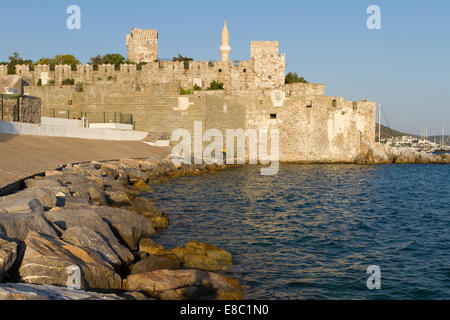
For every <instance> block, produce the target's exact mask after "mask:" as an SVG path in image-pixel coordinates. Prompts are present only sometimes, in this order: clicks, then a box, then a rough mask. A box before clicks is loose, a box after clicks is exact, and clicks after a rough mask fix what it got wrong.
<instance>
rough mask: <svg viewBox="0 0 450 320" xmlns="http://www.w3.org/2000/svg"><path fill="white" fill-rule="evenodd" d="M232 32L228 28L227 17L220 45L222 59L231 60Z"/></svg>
mask: <svg viewBox="0 0 450 320" xmlns="http://www.w3.org/2000/svg"><path fill="white" fill-rule="evenodd" d="M230 53H231V47H230V34H229V32H228V28H227V19H225V25H224V26H223V31H222V45H221V46H220V54H221V55H222V61H229V60H230Z"/></svg>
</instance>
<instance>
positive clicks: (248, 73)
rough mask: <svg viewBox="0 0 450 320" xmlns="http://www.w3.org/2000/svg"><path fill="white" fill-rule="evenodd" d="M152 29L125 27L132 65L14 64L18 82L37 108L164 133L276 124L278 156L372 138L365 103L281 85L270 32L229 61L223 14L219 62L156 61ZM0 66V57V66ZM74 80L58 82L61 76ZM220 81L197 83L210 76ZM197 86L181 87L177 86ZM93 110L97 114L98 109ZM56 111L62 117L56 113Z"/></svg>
mask: <svg viewBox="0 0 450 320" xmlns="http://www.w3.org/2000/svg"><path fill="white" fill-rule="evenodd" d="M158 40H159V33H158V31H156V30H144V29H131V33H130V34H129V35H127V37H126V45H127V48H128V59H129V60H131V61H134V62H136V63H139V65H134V64H133V65H120V69H117V68H115V66H114V65H99V66H98V69H95V70H94V67H93V66H92V65H78V66H76V68H74V67H73V66H69V65H57V66H55V67H54V70H53V69H51V67H50V66H48V65H37V66H35V67H34V69H33V70H31V69H30V67H29V66H21V65H19V66H16V73H17V75H19V76H21V77H22V78H23V79H24V80H25V81H26V82H27V83H28V84H29V86H28V87H25V92H26V93H27V94H30V95H33V96H37V97H40V98H41V99H42V114H43V115H44V116H58V115H60V114H64V112H66V111H67V115H69V114H70V117H72V116H74V115H75V116H77V115H78V116H81V115H87V116H88V118H89V121H91V122H92V121H102V119H103V120H105V114H106V113H116V112H120V113H127V114H132V115H133V122H134V125H135V129H136V130H142V131H148V132H149V133H150V134H149V137H154V139H163V138H164V137H165V138H166V139H167V137H170V134H171V132H173V130H175V129H177V128H186V129H188V130H192V129H193V123H194V121H202V122H203V129H204V130H206V129H208V128H217V129H219V130H226V129H237V128H239V129H244V130H246V129H252V128H255V129H258V128H268V129H270V128H278V129H279V132H280V156H281V159H280V160H281V161H305V162H311V161H320V162H335V161H339V162H347V161H348V162H350V161H354V160H355V159H356V158H357V157H359V156H361V155H363V154H367V152H369V150H370V149H371V148H372V147H373V145H374V143H375V136H374V134H375V108H376V107H375V103H373V102H368V101H366V100H365V101H358V102H352V101H346V100H345V99H344V98H341V97H327V96H325V94H324V86H323V85H322V84H311V83H296V84H288V85H286V84H285V69H286V57H285V55H284V54H281V55H280V53H279V43H278V42H277V41H252V42H251V44H250V60H247V61H230V54H231V46H230V34H229V30H228V27H227V23H226V21H225V25H224V27H223V31H222V41H221V45H220V47H219V51H220V54H221V60H220V61H214V62H211V61H182V62H178V61H163V60H158ZM2 74H6V68H5V67H4V66H0V75H2ZM67 78H70V79H74V80H75V82H76V83H82V84H83V88H82V90H80V89H79V87H78V88H77V86H76V85H75V86H66V85H61V82H62V81H63V80H64V79H67ZM213 81H217V82H221V83H223V84H224V90H206V89H207V88H208V87H209V86H210V84H211V82H213ZM194 86H195V87H196V88H197V89H199V90H196V91H194V92H193V93H192V94H187V95H181V94H180V88H183V89H191V88H194ZM102 114H103V116H102ZM62 116H65V114H64V115H62Z"/></svg>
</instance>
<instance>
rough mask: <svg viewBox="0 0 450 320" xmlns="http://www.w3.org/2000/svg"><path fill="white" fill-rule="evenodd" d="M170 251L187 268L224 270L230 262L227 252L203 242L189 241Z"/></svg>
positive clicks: (230, 257) (230, 258) (229, 255)
mask: <svg viewBox="0 0 450 320" xmlns="http://www.w3.org/2000/svg"><path fill="white" fill-rule="evenodd" d="M172 252H173V254H175V255H176V256H177V257H178V259H180V261H181V262H182V263H183V266H184V267H185V268H188V269H198V270H204V271H225V270H227V269H228V267H229V266H230V265H231V264H232V256H231V254H230V253H229V252H227V251H225V250H223V249H220V248H219V247H216V246H215V245H212V244H209V243H205V242H200V241H189V242H188V243H187V244H186V246H185V247H184V248H175V249H173V250H172Z"/></svg>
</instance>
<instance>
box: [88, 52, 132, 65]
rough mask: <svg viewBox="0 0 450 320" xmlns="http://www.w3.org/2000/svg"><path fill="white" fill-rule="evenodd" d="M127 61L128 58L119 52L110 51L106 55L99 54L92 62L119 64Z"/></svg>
mask: <svg viewBox="0 0 450 320" xmlns="http://www.w3.org/2000/svg"><path fill="white" fill-rule="evenodd" d="M126 62H129V61H128V60H126V59H125V58H124V57H123V56H122V55H121V54H119V53H108V54H105V55H104V56H101V55H97V56H95V57H92V58H91V62H90V63H91V64H96V65H99V64H114V65H119V64H124V63H126Z"/></svg>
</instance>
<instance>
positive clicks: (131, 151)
mask: <svg viewBox="0 0 450 320" xmlns="http://www.w3.org/2000/svg"><path fill="white" fill-rule="evenodd" d="M169 153H170V150H169V148H167V147H164V148H161V147H152V146H149V145H147V144H145V143H143V142H139V141H104V140H85V139H73V138H60V137H38V136H25V135H20V136H17V135H6V134H0V190H1V189H2V188H3V187H5V186H7V185H9V184H11V183H13V182H15V181H17V180H20V179H22V178H26V177H29V176H31V175H34V174H37V173H40V172H44V171H47V170H52V169H55V168H57V167H59V166H61V165H63V164H67V163H74V162H84V161H93V160H97V161H99V160H116V159H125V158H156V159H161V158H164V157H165V156H167V155H168V154H169Z"/></svg>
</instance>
